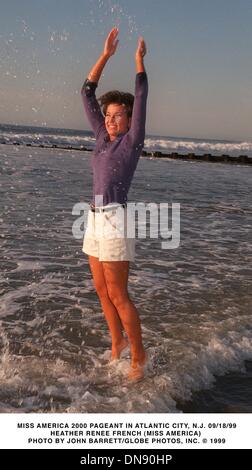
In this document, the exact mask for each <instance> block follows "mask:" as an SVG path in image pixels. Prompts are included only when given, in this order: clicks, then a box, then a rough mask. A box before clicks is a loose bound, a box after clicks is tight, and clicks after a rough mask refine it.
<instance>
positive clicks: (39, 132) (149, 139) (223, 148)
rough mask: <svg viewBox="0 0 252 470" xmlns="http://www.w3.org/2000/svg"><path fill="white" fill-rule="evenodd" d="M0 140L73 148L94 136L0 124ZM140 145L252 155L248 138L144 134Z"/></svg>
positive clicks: (88, 145)
mask: <svg viewBox="0 0 252 470" xmlns="http://www.w3.org/2000/svg"><path fill="white" fill-rule="evenodd" d="M1 143H2V144H14V143H19V144H25V145H27V144H28V145H32V146H40V145H46V146H56V147H57V146H58V147H59V146H66V147H72V148H74V149H75V148H76V149H80V148H81V147H86V148H90V149H93V148H94V145H95V139H94V135H93V133H92V132H91V131H84V130H73V129H50V128H46V127H28V126H14V125H8V124H0V144H1ZM144 149H145V150H146V151H147V152H151V151H159V152H162V153H171V152H177V153H180V154H186V153H195V154H196V155H202V154H204V153H211V154H212V155H216V156H218V155H223V154H224V155H230V156H233V157H237V156H239V155H247V156H248V157H251V158H252V142H250V141H249V142H246V141H243V142H236V141H227V140H213V139H196V138H185V137H167V136H157V135H156V136H153V135H146V139H145V143H144Z"/></svg>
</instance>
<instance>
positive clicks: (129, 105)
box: [98, 90, 134, 118]
mask: <svg viewBox="0 0 252 470" xmlns="http://www.w3.org/2000/svg"><path fill="white" fill-rule="evenodd" d="M98 101H99V102H100V107H101V108H102V112H103V114H104V116H105V114H106V112H107V107H108V105H109V104H112V103H113V104H123V105H124V106H125V107H126V111H127V116H128V117H129V118H130V117H131V116H132V111H133V104H134V96H133V95H132V94H131V93H125V92H123V91H118V90H113V91H108V92H107V93H105V94H104V95H102V96H100V98H98Z"/></svg>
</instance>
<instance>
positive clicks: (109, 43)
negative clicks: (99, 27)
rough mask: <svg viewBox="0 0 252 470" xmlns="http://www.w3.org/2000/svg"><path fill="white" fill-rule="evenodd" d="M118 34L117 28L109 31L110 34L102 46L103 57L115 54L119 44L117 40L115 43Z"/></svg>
mask: <svg viewBox="0 0 252 470" xmlns="http://www.w3.org/2000/svg"><path fill="white" fill-rule="evenodd" d="M118 33H119V29H118V28H113V29H111V31H110V33H109V34H108V36H107V39H106V41H105V44H104V50H103V55H104V56H106V57H111V56H112V55H113V54H114V53H115V51H116V48H117V44H118V42H119V39H117V40H116V41H115V39H116V37H117V35H118ZM114 41H115V43H114Z"/></svg>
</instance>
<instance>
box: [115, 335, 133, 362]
mask: <svg viewBox="0 0 252 470" xmlns="http://www.w3.org/2000/svg"><path fill="white" fill-rule="evenodd" d="M128 345H129V343H128V340H127V339H126V338H123V339H122V341H121V343H119V344H117V345H116V346H114V347H113V348H112V354H111V360H112V361H114V360H115V359H120V356H121V353H122V352H123V350H124V349H126V348H127V347H128Z"/></svg>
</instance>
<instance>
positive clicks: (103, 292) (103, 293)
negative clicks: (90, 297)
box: [94, 283, 109, 301]
mask: <svg viewBox="0 0 252 470" xmlns="http://www.w3.org/2000/svg"><path fill="white" fill-rule="evenodd" d="M94 287H95V290H96V292H97V295H98V297H99V299H100V300H101V301H102V300H109V296H108V290H107V286H106V284H103V283H94Z"/></svg>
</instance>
